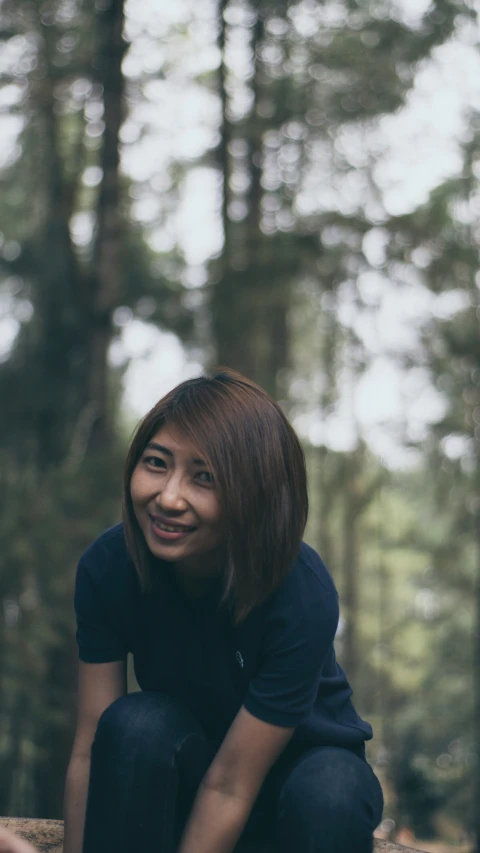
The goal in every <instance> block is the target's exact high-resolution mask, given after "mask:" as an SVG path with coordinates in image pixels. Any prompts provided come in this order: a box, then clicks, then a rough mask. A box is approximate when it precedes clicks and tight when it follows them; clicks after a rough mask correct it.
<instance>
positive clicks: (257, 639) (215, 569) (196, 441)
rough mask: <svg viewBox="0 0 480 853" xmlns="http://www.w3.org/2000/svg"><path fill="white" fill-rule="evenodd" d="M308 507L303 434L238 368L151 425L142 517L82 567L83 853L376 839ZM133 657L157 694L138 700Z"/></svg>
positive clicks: (134, 467)
mask: <svg viewBox="0 0 480 853" xmlns="http://www.w3.org/2000/svg"><path fill="white" fill-rule="evenodd" d="M307 505H308V500H307V485H306V475H305V463H304V456H303V452H302V449H301V447H300V443H299V441H298V438H297V436H296V434H295V432H294V431H293V429H292V427H291V426H290V424H289V423H288V421H287V419H286V418H285V416H284V415H283V413H282V411H281V409H280V408H279V406H277V405H276V403H274V402H273V400H271V398H270V397H269V396H268V395H267V394H266V393H265V392H264V391H262V390H261V389H260V388H259V387H258V386H256V385H255V384H254V383H253V382H251V381H249V380H248V379H246V378H245V377H243V376H241V375H240V374H237V373H234V372H233V371H229V370H220V371H219V372H217V373H216V374H215V375H214V376H213V377H212V378H206V377H199V378H197V379H192V380H188V381H187V382H184V383H182V384H181V385H179V386H178V387H177V388H175V389H173V391H171V392H170V393H169V394H167V396H166V397H164V398H163V399H162V400H160V402H159V403H157V405H156V406H155V407H154V408H153V409H152V410H151V412H149V413H148V414H147V415H146V417H145V418H144V420H143V421H142V422H141V424H140V426H139V427H138V429H137V432H136V434H135V436H134V439H133V442H132V445H131V447H130V451H129V454H128V457H127V462H126V467H125V478H124V492H123V514H124V523H123V525H117V526H116V527H114V528H112V529H110V530H107V531H105V533H103V534H102V535H101V536H100V537H99V538H98V539H97V540H96V541H95V542H94V543H93V545H91V546H90V548H88V550H87V551H86V552H85V554H84V555H83V556H82V558H81V560H80V563H79V568H78V574H77V584H76V598H75V603H76V610H77V619H78V632H77V639H78V643H79V656H80V674H79V694H78V727H77V733H76V737H75V743H74V747H73V753H72V758H71V761H70V765H69V770H68V774H67V784H66V802H65V853H80V851H81V850H82V836H84V837H83V850H84V853H100V851H101V853H110V851H112V853H113V851H115V853H122V851H125V853H126V851H137V850H138V851H141V850H145V851H146V850H148V851H159V853H160V851H161V853H173V851H174V850H178V853H230V851H232V850H233V849H234V848H235V846H236V843H237V841H238V839H239V838H240V837H242V839H248V838H252V839H254V838H258V839H261V838H269V839H271V840H272V841H273V842H274V843H275V845H276V847H275V849H276V850H278V851H279V853H283V851H285V853H287V851H288V853H291V851H292V850H294V849H295V850H296V851H297V853H307V851H308V853H314V851H320V850H321V851H322V853H330V851H335V853H343V851H344V853H347V851H348V853H353V852H354V851H356V853H367V851H370V850H371V848H372V837H373V831H374V829H375V826H376V825H377V824H378V822H379V821H380V817H381V809H382V794H381V789H380V786H379V783H378V781H377V779H376V777H375V776H374V774H373V772H372V770H371V768H370V766H369V765H368V764H367V762H366V760H365V749H364V743H365V740H368V739H370V738H371V736H372V732H371V728H370V726H369V725H368V723H365V722H364V721H363V720H361V719H360V717H359V716H358V715H357V713H356V711H355V710H354V708H353V705H352V704H351V701H350V695H351V689H350V687H349V685H348V682H347V680H346V678H345V675H344V673H343V671H342V670H341V668H340V667H339V666H338V664H337V663H336V661H335V653H334V649H333V640H334V636H335V631H336V628H337V623H338V603H337V594H336V591H335V588H334V585H333V582H332V580H331V578H330V576H329V574H328V572H327V570H326V568H325V566H324V565H323V563H322V561H321V559H320V557H319V556H318V555H317V554H316V552H315V551H314V550H313V549H312V548H310V547H309V546H308V545H306V544H304V543H302V542H301V540H302V535H303V531H304V527H305V523H306V519H307ZM129 651H130V652H132V654H133V659H134V665H135V672H136V677H137V680H138V683H139V685H140V687H141V689H142V692H140V693H134V694H130V695H128V696H127V695H125V694H126V676H125V660H126V656H127V653H128V652H129ZM87 789H88V805H87Z"/></svg>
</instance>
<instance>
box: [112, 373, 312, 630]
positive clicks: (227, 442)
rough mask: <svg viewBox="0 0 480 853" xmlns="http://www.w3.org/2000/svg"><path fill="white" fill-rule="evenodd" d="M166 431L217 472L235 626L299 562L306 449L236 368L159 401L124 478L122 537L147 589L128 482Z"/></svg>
mask: <svg viewBox="0 0 480 853" xmlns="http://www.w3.org/2000/svg"><path fill="white" fill-rule="evenodd" d="M166 424H169V425H173V426H175V427H176V428H178V429H179V430H180V431H181V432H182V433H183V434H184V435H185V437H186V438H188V440H189V441H191V442H192V444H194V445H195V446H196V447H198V449H199V451H200V452H201V453H202V456H205V457H206V460H207V462H208V464H209V465H211V467H212V470H213V472H214V474H215V481H216V484H217V488H218V490H219V496H220V500H221V502H222V510H223V514H224V519H225V548H226V555H225V570H224V595H223V601H228V602H230V604H231V605H232V606H233V608H234V612H235V619H236V621H237V622H240V621H241V620H242V619H244V618H245V617H246V616H247V614H248V613H249V612H250V611H251V610H252V609H253V608H254V607H255V606H257V605H258V604H260V603H261V602H262V601H264V600H265V599H266V598H267V596H268V595H269V594H270V593H272V592H273V591H274V590H275V589H277V588H278V587H279V586H280V584H281V583H282V581H283V579H284V578H285V577H286V575H287V573H288V571H289V569H290V567H291V565H292V563H293V561H294V560H295V558H296V556H297V553H298V549H299V547H300V542H301V540H302V536H303V532H304V529H305V524H306V521H307V513H308V495H307V478H306V471H305V457H304V454H303V450H302V447H301V445H300V442H299V440H298V437H297V435H296V433H295V431H294V430H293V428H292V427H291V426H290V424H289V422H288V420H287V418H286V417H285V415H284V414H283V412H282V410H281V408H280V406H278V405H277V403H275V402H274V400H272V398H271V397H269V395H268V394H267V393H266V392H265V391H263V390H262V388H259V386H258V385H255V383H254V382H252V381H251V380H249V379H247V378H246V377H245V376H242V375H241V374H240V373H236V372H235V371H233V370H229V369H224V368H219V369H218V370H217V372H215V373H214V374H213V375H212V376H211V377H207V376H199V377H197V378H195V379H188V380H187V381H186V382H182V383H181V384H180V385H177V387H176V388H174V389H173V390H172V391H170V392H169V393H168V394H167V395H166V396H165V397H163V398H162V399H161V400H160V401H159V402H158V403H157V404H156V406H154V407H153V409H152V410H151V411H150V412H148V414H147V415H145V417H144V418H143V420H142V421H141V422H140V424H139V426H138V427H137V430H136V432H135V434H134V437H133V440H132V443H131V446H130V450H129V452H128V456H127V459H126V464H125V474H124V485H123V517H124V522H125V537H126V542H127V547H128V549H129V552H130V555H131V557H132V559H133V562H134V564H135V567H136V569H137V572H138V574H139V577H140V580H141V583H142V587H143V588H144V589H145V590H148V589H149V588H150V587H151V581H152V574H151V573H152V568H153V567H152V560H151V555H150V552H149V550H148V548H147V545H146V542H145V539H144V537H143V534H142V533H141V530H140V527H139V525H138V522H137V520H136V518H135V514H134V511H133V506H132V499H131V496H130V481H131V478H132V474H133V471H134V469H135V467H136V465H137V464H138V462H139V460H140V457H141V455H142V453H143V451H144V449H145V447H146V445H147V444H148V442H149V441H150V440H151V438H152V437H153V435H154V434H155V433H156V432H157V431H158V430H159V429H161V428H162V427H163V426H165V425H166Z"/></svg>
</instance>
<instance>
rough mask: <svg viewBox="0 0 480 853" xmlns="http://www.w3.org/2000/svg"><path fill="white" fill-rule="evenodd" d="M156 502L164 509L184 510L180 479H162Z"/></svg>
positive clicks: (182, 489) (183, 495)
mask: <svg viewBox="0 0 480 853" xmlns="http://www.w3.org/2000/svg"><path fill="white" fill-rule="evenodd" d="M156 500H157V504H158V505H159V506H160V507H163V508H164V509H170V510H174V509H176V510H178V509H184V507H185V504H186V500H185V494H184V488H183V484H182V481H181V479H180V478H179V477H175V476H172V477H168V478H166V479H164V480H163V483H162V488H161V489H160V490H159V492H158V494H157V498H156Z"/></svg>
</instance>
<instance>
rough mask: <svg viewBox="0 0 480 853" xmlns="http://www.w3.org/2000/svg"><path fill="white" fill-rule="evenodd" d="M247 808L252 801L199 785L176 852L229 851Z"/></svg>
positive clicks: (240, 831)
mask: <svg viewBox="0 0 480 853" xmlns="http://www.w3.org/2000/svg"><path fill="white" fill-rule="evenodd" d="M251 809H252V804H249V803H248V802H246V801H244V800H240V799H236V798H235V797H232V796H231V794H225V793H222V792H221V791H217V790H216V789H214V788H209V787H207V786H205V785H203V784H201V785H200V788H199V789H198V793H197V796H196V798H195V801H194V804H193V807H192V811H191V813H190V817H189V819H188V822H187V825H186V827H185V831H184V833H183V836H182V840H181V842H180V846H179V848H178V853H231V851H232V850H233V849H234V847H235V845H236V843H237V841H238V839H239V838H240V835H241V834H242V831H243V829H244V827H245V824H246V822H247V820H248V817H249V814H250V812H251Z"/></svg>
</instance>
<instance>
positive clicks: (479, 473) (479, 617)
mask: <svg viewBox="0 0 480 853" xmlns="http://www.w3.org/2000/svg"><path fill="white" fill-rule="evenodd" d="M476 494H477V499H478V495H480V452H479V451H478V450H477V467H476ZM473 523H474V525H475V531H474V536H475V544H476V561H477V565H476V578H475V591H474V599H475V618H474V628H473V673H472V676H473V693H474V700H473V726H474V732H473V739H474V742H475V743H476V744H477V751H478V750H479V748H480V514H479V511H478V509H477V511H476V513H474V515H473ZM473 770H474V785H473V791H474V801H473V831H474V837H475V848H474V853H480V761H477V763H476V765H475V764H474V766H473Z"/></svg>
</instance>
